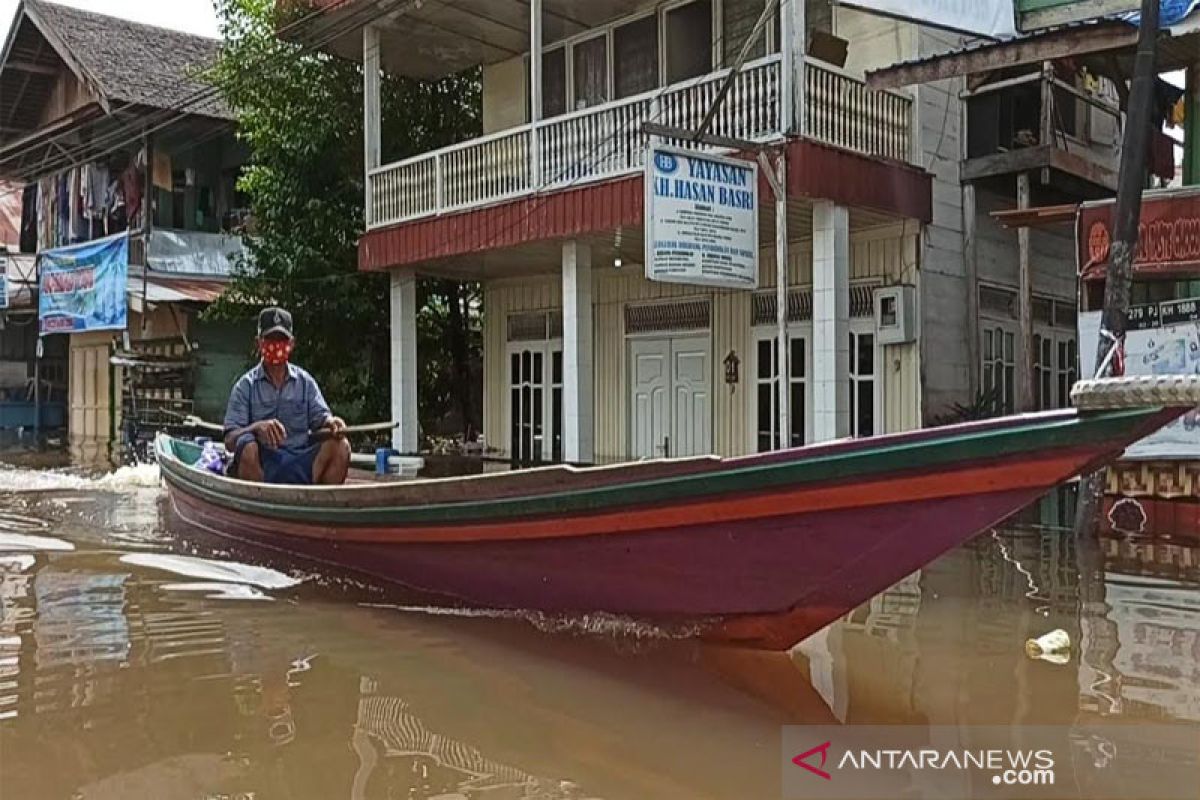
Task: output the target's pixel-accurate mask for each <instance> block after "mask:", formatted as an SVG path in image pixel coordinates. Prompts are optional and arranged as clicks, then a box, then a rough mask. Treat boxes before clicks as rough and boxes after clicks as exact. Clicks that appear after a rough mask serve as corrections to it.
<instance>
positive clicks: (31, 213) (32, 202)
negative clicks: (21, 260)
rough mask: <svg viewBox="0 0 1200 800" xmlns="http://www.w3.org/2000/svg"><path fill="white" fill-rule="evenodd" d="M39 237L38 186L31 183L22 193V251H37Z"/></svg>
mask: <svg viewBox="0 0 1200 800" xmlns="http://www.w3.org/2000/svg"><path fill="white" fill-rule="evenodd" d="M37 239H38V187H37V184H33V183H31V184H29V185H28V186H26V187H25V189H24V190H23V192H22V194H21V235H20V241H19V243H20V246H21V252H22V253H36V252H37Z"/></svg>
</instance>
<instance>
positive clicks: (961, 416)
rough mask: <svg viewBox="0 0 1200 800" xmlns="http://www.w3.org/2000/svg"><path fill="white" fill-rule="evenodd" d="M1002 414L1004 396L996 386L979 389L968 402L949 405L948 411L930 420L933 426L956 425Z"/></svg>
mask: <svg viewBox="0 0 1200 800" xmlns="http://www.w3.org/2000/svg"><path fill="white" fill-rule="evenodd" d="M1002 416H1004V397H1003V395H1002V394H1001V393H1000V388H999V387H996V388H993V389H980V390H979V393H978V394H977V395H975V399H973V400H972V401H971V402H970V403H968V404H963V403H955V404H954V405H952V406H951V407H950V411H949V412H947V413H946V414H942V415H941V416H938V417H934V418H933V419H932V420H931V422H932V424H933V425H934V426H941V425H956V424H958V423H961V422H976V421H978V420H984V419H992V418H994V417H1002Z"/></svg>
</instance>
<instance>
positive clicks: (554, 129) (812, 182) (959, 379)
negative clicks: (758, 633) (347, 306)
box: [318, 0, 969, 462]
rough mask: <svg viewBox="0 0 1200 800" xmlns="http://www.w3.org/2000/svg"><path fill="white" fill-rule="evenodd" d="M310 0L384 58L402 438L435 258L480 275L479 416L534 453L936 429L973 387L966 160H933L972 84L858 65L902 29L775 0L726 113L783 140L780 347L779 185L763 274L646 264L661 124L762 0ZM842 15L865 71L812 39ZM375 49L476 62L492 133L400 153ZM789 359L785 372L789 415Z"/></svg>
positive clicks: (383, 255)
mask: <svg viewBox="0 0 1200 800" xmlns="http://www.w3.org/2000/svg"><path fill="white" fill-rule="evenodd" d="M318 4H319V5H322V6H327V7H328V8H329V11H328V17H329V18H328V19H327V20H325V21H324V22H325V23H327V25H330V26H332V25H337V24H339V23H343V24H346V25H347V26H349V25H351V24H355V23H356V24H357V25H358V27H357V28H356V29H355V30H354V32H352V33H347V34H345V35H343V36H342V37H341V38H340V39H337V40H336V41H334V42H333V43H332V44H331V45H330V49H331V50H332V51H333V52H336V53H339V54H342V55H345V56H348V57H355V58H362V56H363V54H364V52H365V54H366V57H367V64H368V69H367V70H366V73H365V74H366V90H367V91H366V97H367V109H366V118H367V120H368V121H369V124H368V126H367V139H368V151H367V157H368V164H369V165H370V169H369V178H368V189H367V198H366V202H367V217H368V231H367V233H366V235H365V236H364V237H363V240H362V242H361V245H360V266H361V268H362V269H364V270H379V271H387V272H389V273H390V274H391V276H392V287H393V291H392V314H393V340H394V346H393V402H394V409H395V414H396V416H397V419H399V421H400V422H401V427H400V429H399V433H398V435H397V446H398V447H399V448H400V449H402V450H405V451H412V450H414V449H416V447H417V444H418V431H417V426H416V419H417V415H416V410H415V405H416V396H417V393H416V381H417V369H416V352H415V330H416V312H417V309H416V304H415V284H414V282H415V279H416V277H417V276H430V277H440V278H450V279H458V280H472V281H480V282H481V283H482V284H483V287H484V302H483V315H484V402H485V412H484V435H485V438H486V441H487V445H488V446H489V447H490V448H494V449H496V450H499V451H500V452H501V453H503V454H504V455H506V456H509V457H511V458H513V459H515V460H518V461H522V462H531V461H539V460H566V461H571V462H606V461H612V460H622V459H629V458H643V457H657V456H662V455H664V454H669V455H672V456H677V455H678V456H683V455H690V454H697V453H708V452H716V453H721V454H727V455H734V454H739V453H748V452H754V451H756V450H760V449H770V448H772V447H777V446H779V445H780V444H798V443H804V442H811V441H817V440H821V439H830V438H835V437H838V436H845V435H872V434H878V433H883V432H894V431H902V430H907V429H911V428H916V427H919V426H920V425H921V424H922V421H923V419H924V418H925V417H927V416H929V415H930V414H933V413H936V412H937V411H938V410H940V409H942V408H944V407H945V406H946V405H947V404H948V403H949V402H951V401H959V400H964V399H965V397H966V391H965V387H966V383H967V373H968V371H969V365H968V363H967V361H966V358H965V355H963V356H961V357H960V356H953V355H952V357H951V358H946V357H944V356H943V351H945V352H949V351H950V348H949V347H948V344H949V343H950V342H952V341H954V340H955V339H961V338H962V330H963V328H964V327H965V324H966V317H965V308H966V294H967V291H966V287H965V285H964V283H963V280H964V278H963V274H962V256H961V250H962V246H961V212H960V209H959V207H958V205H957V200H955V202H954V203H952V204H949V205H947V204H939V203H937V202H935V200H936V199H937V198H938V197H939V196H941V195H942V194H944V191H943V189H942V188H941V184H942V182H943V181H945V180H946V179H947V178H946V177H944V176H942V175H931V174H929V173H928V172H927V171H926V169H925V167H926V165H928V164H929V163H930V161H931V154H932V153H933V152H934V151H935V149H936V148H939V147H941V148H943V149H944V150H945V151H947V152H949V151H954V152H957V147H958V145H957V140H958V134H957V127H958V126H957V124H955V125H954V126H953V129H952V130H947V131H946V132H945V134H944V135H942V134H941V130H942V127H943V126H942V124H941V123H942V120H943V116H944V115H945V114H946V113H947V112H946V111H945V107H946V102H947V98H950V97H951V96H952V95H951V93H950V92H948V91H947V89H945V88H924V87H923V88H920V89H917V90H915V91H912V92H906V93H893V92H877V91H872V90H870V89H868V88H867V87H866V86H865V85H864V83H863V81H862V80H861V77H859V76H860V75H861V65H860V64H861V62H863V61H864V60H867V61H868V62H869V63H874V61H875V60H876V59H875V58H874V57H873V56H872V57H871V58H870V59H867V56H866V55H864V54H866V53H872V52H874V49H876V48H879V47H887V46H891V44H890V42H889V41H888V40H887V37H886V35H884V34H886V33H887V31H885V30H882V29H884V28H888V27H889V26H891V27H892V28H893V29H894V23H892V22H891V21H887V22H880V21H878V20H876V19H874V18H872V17H869V16H868V15H864V14H860V13H857V12H852V11H849V10H848V9H843V8H837V7H834V6H833V5H832V4H831V3H828V2H816V1H810V2H807V3H786V4H783V6H782V8H783V16H782V18H781V19H777V20H775V21H774V22H773V24H771V25H768V26H767V33H766V42H765V43H764V42H760V43H758V44H757V45H756V46H755V48H754V50H753V51H752V54H751V56H752V58H751V60H750V61H749V62H748V63H747V64H746V66H745V68H744V69H743V70H742V71H741V74H740V75H739V76H738V77H737V78H736V79H735V80H734V82H733V85H732V88H731V91H730V92H729V95H728V97H727V99H726V102H725V105H724V106H723V108H722V109H721V111H720V112H719V113H718V114H717V115H716V117H715V120H714V124H713V126H712V129H711V131H712V132H713V133H715V134H720V135H724V136H732V137H739V138H741V139H754V140H759V141H767V142H777V143H780V144H781V145H784V146H785V147H786V151H787V154H788V172H787V192H788V198H789V201H788V239H789V240H790V258H789V264H788V265H787V284H788V285H787V299H788V302H787V307H788V308H787V317H788V323H787V327H788V333H789V338H790V345H791V346H790V348H789V350H790V358H789V359H788V361H789V363H788V365H787V367H786V368H785V369H784V370H780V369H778V367H777V364H776V363H775V359H774V358H773V357H772V353H773V352H774V351H775V350H774V345H775V336H776V333H775V330H776V328H775V326H776V292H775V290H774V288H773V287H774V283H775V266H774V253H775V248H774V242H775V231H774V213H773V208H772V199H771V197H772V196H771V194H770V191H769V189H767V188H766V183H765V181H763V182H760V201H761V207H762V211H761V214H760V219H761V221H760V237H761V238H760V242H759V245H760V248H761V267H760V274H759V285H758V288H757V290H753V291H746V290H735V289H712V288H706V287H703V286H685V285H678V284H667V283H659V282H651V281H648V280H646V279H645V278H644V277H643V267H642V264H643V261H644V257H643V253H644V242H643V235H642V227H643V222H644V220H643V205H644V181H643V170H644V163H643V162H644V155H645V152H646V147H647V144H648V142H649V137H648V135H647V134H646V133H644V132H643V130H642V127H641V126H642V124H643V123H644V122H648V121H659V122H665V123H669V124H672V125H678V126H694V125H696V124H697V123H699V121H700V119H701V118H702V116H703V114H704V112H705V110H706V109H707V108H708V106H709V104H710V103H711V101H712V100H713V98H714V97H715V96H716V94H717V92H718V90H719V87H720V85H721V83H722V81H724V80H725V77H726V75H727V74H728V69H727V68H728V66H729V65H730V63H731V62H732V61H733V60H734V57H735V55H736V53H737V52H738V51H739V49H740V48H741V46H742V43H743V41H744V39H745V37H746V34H747V33H748V32H749V31H750V29H751V27H752V26H753V25H754V22H755V20H756V18H757V17H758V16H759V14H760V13H761V11H762V9H763V6H764V3H763V1H762V0H694V1H693V2H670V3H654V2H633V3H631V2H614V1H608V0H605V1H603V2H596V1H593V2H587V3H583V2H556V3H546V4H545V6H544V8H543V6H542V4H541V3H540V2H534V3H533V4H532V8H533V11H532V14H531V9H530V4H529V3H522V2H517V1H516V0H487V1H486V2H485V1H484V0H472V1H470V2H461V3H456V4H455V5H454V6H448V5H438V6H436V7H435V6H420V7H414V8H409V9H407V10H406V12H405V13H403V14H401V15H399V16H394V17H393V18H384V17H383V16H382V15H381V14H379V13H376V14H374V15H373V16H374V17H375V19H374V20H371V19H370V17H371V16H372V14H370V13H367V12H368V11H369V10H370V9H369V4H367V3H362V2H358V3H355V2H350V3H345V2H341V3H333V2H327V1H326V0H320V2H319V3H318ZM860 28H862V29H863V30H862V33H861V35H860V34H859V33H858V32H857V31H858V29H860ZM876 31H882V33H879V34H876V33H875V32H876ZM893 32H894V31H893ZM833 33H837V34H839V35H842V36H843V37H844V38H848V39H849V40H850V45H849V48H850V60H849V64H848V66H847V67H846V68H845V69H843V68H841V67H838V66H835V65H833V64H830V63H826V62H822V61H820V60H818V59H817V58H815V57H808V56H806V54H805V52H804V47H803V45H802V43H803V42H806V41H808V40H809V39H810V38H811V37H813V36H818V35H819V34H825V35H826V36H825V38H824V39H823V41H826V42H830V41H833V43H834V45H836V41H835V40H832V39H830V38H829V35H831V34H833ZM539 38H540V39H541V42H540V44H541V48H540V49H541V51H542V57H541V58H540V59H535V60H534V61H533V63H532V64H531V63H530V61H529V59H528V58H527V55H526V54H527V53H529V52H530V51H531V49H533V48H532V47H531V42H532V43H534V46H535V47H536V46H537V43H538V41H539ZM901 38H902V39H903V43H904V46H905V47H906V48H908V47H911V48H920V50H919V51H917V52H924V51H926V50H931V49H932V48H934V47H935V46H937V44H938V37H936V36H934V35H932V34H928V33H925V32H920V31H918V30H917V29H916V28H913V27H910V28H906V29H904V34H903V36H902V37H901ZM833 49H835V50H836V46H835V47H834V48H833ZM906 52H907V51H906ZM889 63H890V62H889ZM376 66H381V67H382V68H383V69H385V70H387V71H389V72H390V73H393V74H399V75H409V76H417V77H423V78H434V77H437V76H440V75H447V74H452V73H455V72H458V71H461V70H464V69H468V68H473V67H482V75H483V118H484V128H485V135H484V136H483V137H482V138H480V139H477V140H473V141H468V142H463V143H460V144H458V145H455V146H453V147H449V148H445V149H443V150H440V151H437V152H433V153H428V154H425V155H422V156H418V157H416V158H412V159H408V160H406V161H403V162H400V163H395V164H382V163H381V159H380V152H381V150H385V149H386V147H387V142H382V143H381V142H379V139H378V135H379V134H378V131H379V127H378V110H379V109H378V82H377V81H376V80H375V78H374V76H375V74H376V73H375V70H374V69H373V68H374V67H376ZM531 76H540V77H531ZM531 97H533V98H535V99H534V101H533V102H531V100H530V98H531ZM539 97H540V108H539V103H538V102H537V99H536V98H539ZM952 116H953V115H952ZM530 119H533V120H535V121H534V122H533V123H532V124H531V123H530V121H529V120H530ZM802 133H803V134H804V135H801V134H802ZM948 177H949V179H950V180H952V181H954V184H953V185H954V187H955V188H954V191H955V194H956V195H957V183H956V181H957V173H956V172H955V173H954V174H952V175H949V176H948ZM814 254H815V255H814ZM885 287H909V288H911V289H912V290H913V291H914V292H915V294H916V296H917V298H918V300H917V302H916V304H915V308H916V309H919V314H920V316H921V319H919V320H917V319H910V320H909V322H911V323H913V327H914V328H915V329H916V330H917V331H919V332H920V334H921V335H920V339H919V341H905V342H899V343H895V344H883V343H881V341H880V339H879V337H878V335H877V331H876V326H875V321H874V299H875V296H876V294H877V293H878V292H879V290H881V289H883V288H885ZM935 323H936V324H935ZM780 372H783V374H784V375H786V376H787V377H786V380H788V382H789V383H790V385H791V389H792V392H791V401H790V406H791V411H792V414H791V423H790V425H789V427H790V430H788V431H786V432H785V435H784V436H782V437H781V436H780V435H779V432H778V431H777V430H776V428H777V419H778V413H777V411H778V410H777V408H776V397H777V395H776V392H775V382H776V381H777V380H778V379H779V374H780ZM727 379H728V380H727Z"/></svg>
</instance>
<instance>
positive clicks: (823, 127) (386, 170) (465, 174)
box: [367, 55, 912, 229]
mask: <svg viewBox="0 0 1200 800" xmlns="http://www.w3.org/2000/svg"><path fill="white" fill-rule="evenodd" d="M781 64H782V59H781V57H780V56H779V55H771V56H768V57H766V58H761V59H758V60H756V61H752V62H749V63H748V64H746V66H745V67H743V69H742V70H741V72H740V73H739V74H738V76H737V77H736V79H735V80H734V83H733V86H732V87H731V89H730V91H729V93H728V95H727V96H726V98H725V100H724V102H723V103H722V105H721V108H720V111H719V113H718V114H717V115H716V118H715V119H714V120H713V124H712V127H711V132H712V133H715V134H719V135H721V136H726V137H735V138H738V139H746V140H751V141H769V140H772V139H777V138H780V137H781V136H782V134H783V131H784V129H785V127H786V126H785V125H784V124H783V120H784V113H785V112H784V104H783V101H784V95H785V91H786V87H785V83H784V80H783V74H782V73H783V70H782V68H781ZM804 73H805V91H806V113H805V115H804V119H805V133H806V135H807V136H808V137H809V138H811V139H814V140H816V141H819V142H822V143H824V144H829V145H833V146H835V147H840V148H844V149H847V150H852V151H855V152H858V153H862V154H864V155H868V156H876V157H880V158H886V159H892V160H896V161H908V160H909V156H910V153H911V151H912V101H911V99H910V98H909V97H908V96H907V95H903V94H898V93H895V92H891V91H880V90H873V89H869V88H867V86H866V84H865V83H864V82H863V81H861V80H858V79H856V78H854V77H851V76H850V75H848V74H846V73H844V72H842V71H840V70H838V69H837V68H836V67H832V66H829V65H825V64H820V63H816V62H813V61H806V62H805V64H804ZM728 75H729V71H728V70H722V71H719V72H713V73H710V74H707V75H704V76H702V77H700V78H695V79H692V80H690V81H685V82H683V83H678V84H675V85H673V86H668V87H666V88H665V89H661V90H653V91H650V92H647V93H644V94H640V95H636V96H633V97H629V98H625V99H623V100H619V101H616V102H612V103H606V104H603V105H598V106H594V107H592V108H587V109H584V110H582V111H576V112H573V113H569V114H564V115H562V116H558V117H554V118H551V119H547V120H543V121H540V122H538V123H536V124H526V125H522V126H519V127H515V128H510V129H508V130H504V131H500V132H498V133H494V134H491V135H489V136H484V137H482V138H479V139H473V140H471V141H468V142H462V143H461V144H456V145H453V146H451V147H447V148H444V149H442V150H437V151H435V152H432V153H426V154H423V155H420V156H417V157H415V158H410V159H406V160H404V161H400V162H397V163H394V164H388V165H385V166H382V167H380V168H378V169H375V170H372V171H371V172H370V173H369V174H368V176H367V180H368V185H367V197H368V200H369V208H368V212H369V213H368V215H367V217H368V228H369V229H377V228H383V227H386V226H388V225H394V224H396V223H400V222H405V221H408V220H413V219H419V218H422V217H428V216H432V215H437V214H446V213H450V212H455V211H461V210H465V209H469V208H477V207H480V206H485V205H489V204H493V203H499V202H504V201H507V200H512V199H515V198H519V197H522V196H526V195H530V194H534V193H536V192H549V191H555V190H560V189H565V188H568V187H571V186H577V185H579V184H582V183H586V182H589V181H600V180H608V179H611V178H616V177H620V176H623V175H628V174H632V173H636V172H638V171H639V170H641V169H642V168H643V166H644V162H645V153H646V149H647V146H648V144H649V137H648V136H647V134H645V133H644V132H643V131H642V125H643V123H646V122H651V121H653V122H659V123H662V124H665V125H670V126H675V127H681V128H694V127H695V126H696V125H698V124H699V123H700V121H701V120H702V119H703V118H704V114H705V112H706V111H707V110H708V108H709V107H710V106H711V104H712V103H713V101H714V100H715V99H716V97H717V94H718V92H719V91H720V88H721V85H722V84H723V83H724V81H725V80H726V78H727V77H728Z"/></svg>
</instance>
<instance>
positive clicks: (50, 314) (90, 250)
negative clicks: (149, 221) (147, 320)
mask: <svg viewBox="0 0 1200 800" xmlns="http://www.w3.org/2000/svg"><path fill="white" fill-rule="evenodd" d="M38 258H39V264H40V270H39V279H38V327H39V329H40V331H41V333H42V334H43V335H45V334H48V333H82V332H84V331H112V330H124V329H125V327H126V324H127V322H126V312H127V305H128V300H127V299H126V297H125V289H126V282H127V281H128V278H129V237H128V236H127V235H126V234H123V233H122V234H120V235H119V236H110V237H108V238H107V239H98V240H97V241H94V242H88V243H86V244H77V245H72V246H70V247H60V248H58V249H55V250H46V251H44V252H42V253H41V254H40V255H39V256H38Z"/></svg>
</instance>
